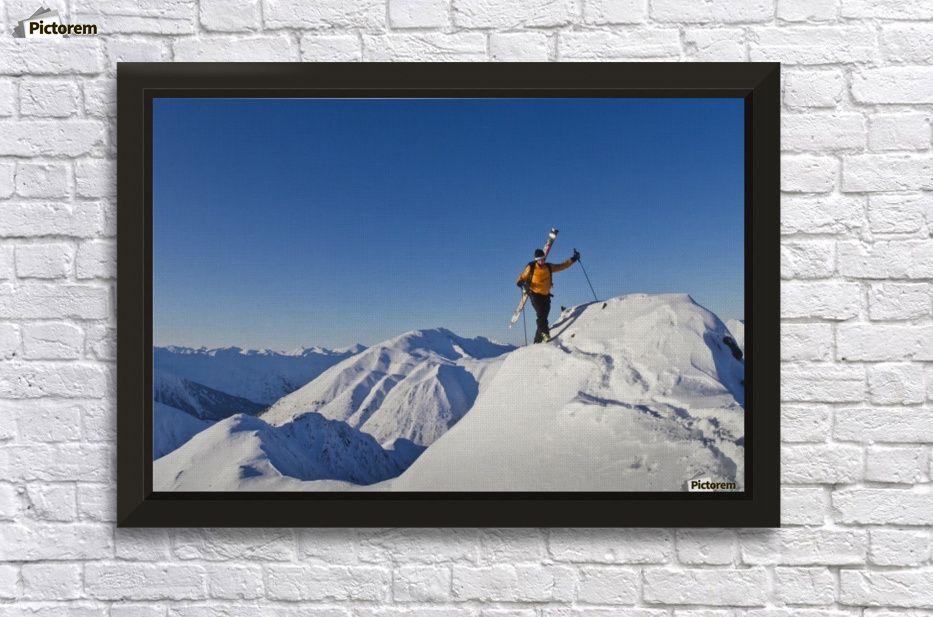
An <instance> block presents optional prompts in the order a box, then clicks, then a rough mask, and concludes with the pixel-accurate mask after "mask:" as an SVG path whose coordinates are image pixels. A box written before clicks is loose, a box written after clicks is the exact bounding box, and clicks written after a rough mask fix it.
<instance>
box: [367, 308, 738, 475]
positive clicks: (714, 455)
mask: <svg viewBox="0 0 933 617" xmlns="http://www.w3.org/2000/svg"><path fill="white" fill-rule="evenodd" d="M552 334H553V335H554V337H555V340H554V342H551V343H548V344H545V345H533V346H531V347H525V348H521V349H518V350H516V351H514V352H512V353H510V354H508V356H507V357H506V358H505V361H504V362H503V363H502V365H501V366H500V367H499V369H498V371H497V372H496V374H495V375H494V376H493V377H492V379H490V380H489V381H488V382H487V383H486V384H484V386H483V388H482V391H481V393H480V395H479V397H478V398H477V400H476V402H475V404H474V405H473V408H472V409H471V410H470V413H469V414H467V416H466V417H465V418H464V419H463V420H462V421H461V422H459V423H458V424H457V425H456V426H454V427H453V428H452V429H451V430H450V431H448V432H447V433H446V434H445V435H443V436H442V437H441V438H440V439H438V440H437V441H436V442H435V443H434V444H433V445H431V446H430V447H429V448H428V449H427V450H426V451H425V452H424V454H422V455H421V457H419V458H418V459H417V460H416V461H415V462H414V463H413V464H412V465H411V467H409V468H408V469H407V470H406V471H405V472H404V473H403V474H402V475H401V476H399V477H398V478H396V479H394V480H392V481H389V482H386V483H383V484H382V485H380V487H379V488H382V489H386V490H398V491H433V490H438V491H450V490H453V491H500V490H501V491H523V490H524V491H638V490H647V491H681V490H685V489H686V487H687V484H688V482H689V480H691V479H695V478H709V479H714V480H720V481H735V482H736V483H737V485H738V488H739V489H741V488H742V486H743V485H744V409H743V405H744V399H745V395H744V387H743V385H742V383H743V380H744V371H745V366H744V363H743V362H742V361H741V360H737V359H736V358H735V357H734V356H733V354H732V352H731V350H730V349H729V347H728V345H727V344H726V343H724V338H725V337H726V336H729V331H728V330H727V329H726V326H725V324H723V323H722V322H721V321H720V320H719V318H717V317H716V316H715V315H714V314H712V313H711V312H709V311H707V310H706V309H704V308H703V307H701V306H699V305H698V304H696V303H695V302H694V301H693V299H692V298H690V297H689V296H687V295H672V294H668V295H646V294H632V295H628V296H622V297H619V298H613V299H611V300H608V301H607V302H599V303H592V304H586V305H582V306H578V307H575V308H572V309H569V310H567V311H565V312H564V313H563V314H562V315H561V317H560V319H559V321H558V322H557V323H555V325H554V326H553V327H552Z"/></svg>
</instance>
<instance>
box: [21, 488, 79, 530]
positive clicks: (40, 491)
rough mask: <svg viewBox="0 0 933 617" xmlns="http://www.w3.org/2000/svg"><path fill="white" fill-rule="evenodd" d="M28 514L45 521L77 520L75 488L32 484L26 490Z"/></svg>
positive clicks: (26, 509)
mask: <svg viewBox="0 0 933 617" xmlns="http://www.w3.org/2000/svg"><path fill="white" fill-rule="evenodd" d="M25 511H26V514H27V515H28V516H30V517H32V518H37V519H40V520H45V521H73V520H75V518H77V502H76V500H75V487H74V485H73V484H71V483H67V484H30V485H28V486H27V488H26V508H25Z"/></svg>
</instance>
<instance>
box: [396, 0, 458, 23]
mask: <svg viewBox="0 0 933 617" xmlns="http://www.w3.org/2000/svg"><path fill="white" fill-rule="evenodd" d="M449 6H450V1H449V0H389V24H390V25H391V26H392V27H393V28H443V27H444V26H446V25H447V22H448V13H447V11H448V8H449Z"/></svg>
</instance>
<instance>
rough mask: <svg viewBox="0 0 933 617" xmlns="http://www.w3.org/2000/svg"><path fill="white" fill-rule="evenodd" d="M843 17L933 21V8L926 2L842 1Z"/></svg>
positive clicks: (915, 0)
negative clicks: (932, 19)
mask: <svg viewBox="0 0 933 617" xmlns="http://www.w3.org/2000/svg"><path fill="white" fill-rule="evenodd" d="M842 16H843V17H854V18H864V17H880V18H882V19H931V18H933V7H931V6H930V4H929V3H928V2H924V0H842Z"/></svg>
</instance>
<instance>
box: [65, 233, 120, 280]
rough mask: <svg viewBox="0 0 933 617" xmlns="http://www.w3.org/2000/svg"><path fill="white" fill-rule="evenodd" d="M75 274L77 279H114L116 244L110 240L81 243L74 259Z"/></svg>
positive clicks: (115, 271) (115, 272)
mask: <svg viewBox="0 0 933 617" xmlns="http://www.w3.org/2000/svg"><path fill="white" fill-rule="evenodd" d="M75 274H76V276H77V277H78V278H79V279H112V278H116V275H117V246H116V243H115V242H113V241H111V240H89V241H87V242H82V243H81V244H80V245H79V246H78V254H77V257H76V258H75Z"/></svg>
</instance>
